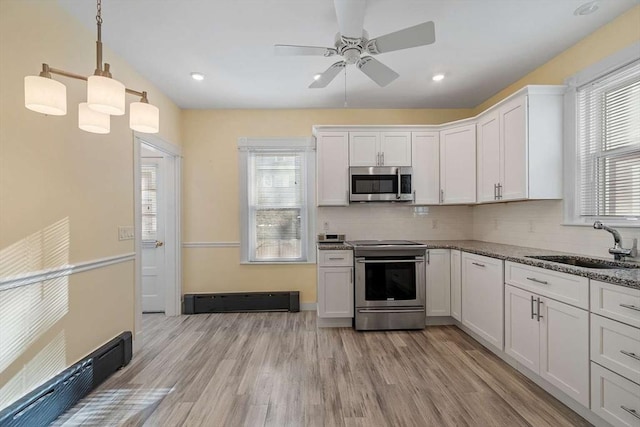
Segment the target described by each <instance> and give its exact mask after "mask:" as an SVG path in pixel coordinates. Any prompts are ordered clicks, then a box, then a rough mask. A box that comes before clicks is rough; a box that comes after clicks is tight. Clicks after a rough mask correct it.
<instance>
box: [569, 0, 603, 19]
mask: <svg viewBox="0 0 640 427" xmlns="http://www.w3.org/2000/svg"><path fill="white" fill-rule="evenodd" d="M599 8H600V6H598V2H597V1H590V2H588V3H585V4H583V5H580V6H578V7H577V8H576V10H574V11H573V14H574V15H575V16H585V15H591V14H592V13H593V12H595V11H596V10H598V9H599Z"/></svg>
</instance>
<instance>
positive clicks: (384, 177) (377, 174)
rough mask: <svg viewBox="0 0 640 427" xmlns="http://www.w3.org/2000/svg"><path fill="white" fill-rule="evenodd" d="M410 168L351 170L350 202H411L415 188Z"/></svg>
mask: <svg viewBox="0 0 640 427" xmlns="http://www.w3.org/2000/svg"><path fill="white" fill-rule="evenodd" d="M412 173H413V169H412V168H411V167H410V166H401V167H398V166H377V167H350V168H349V201H351V202H410V201H412V200H413V188H412V183H411V174H412Z"/></svg>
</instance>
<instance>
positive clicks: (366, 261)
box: [356, 257, 424, 264]
mask: <svg viewBox="0 0 640 427" xmlns="http://www.w3.org/2000/svg"><path fill="white" fill-rule="evenodd" d="M356 262H359V263H362V264H393V263H399V262H402V263H412V264H417V263H419V262H424V257H416V259H389V260H384V259H379V260H378V259H376V260H366V259H357V260H356Z"/></svg>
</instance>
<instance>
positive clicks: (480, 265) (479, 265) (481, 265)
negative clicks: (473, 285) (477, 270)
mask: <svg viewBox="0 0 640 427" xmlns="http://www.w3.org/2000/svg"><path fill="white" fill-rule="evenodd" d="M471 264H473V265H477V266H478V267H484V266H485V265H484V264H480V263H479V262H472V263H471Z"/></svg>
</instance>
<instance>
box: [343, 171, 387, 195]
mask: <svg viewBox="0 0 640 427" xmlns="http://www.w3.org/2000/svg"><path fill="white" fill-rule="evenodd" d="M351 179H352V183H351V189H352V193H353V194H384V193H391V194H393V193H397V190H396V189H397V188H398V177H397V176H396V175H388V176H387V175H353V176H352V177H351Z"/></svg>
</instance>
